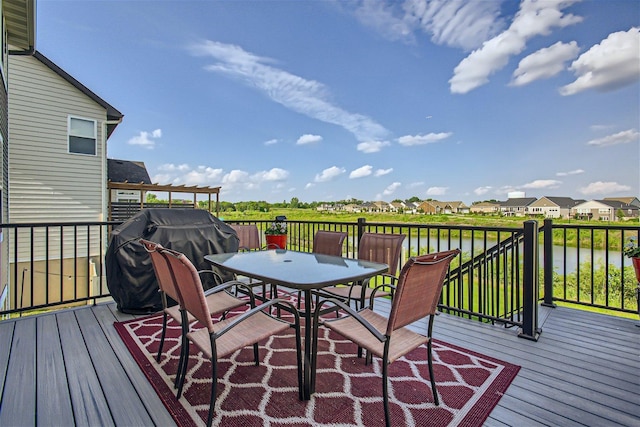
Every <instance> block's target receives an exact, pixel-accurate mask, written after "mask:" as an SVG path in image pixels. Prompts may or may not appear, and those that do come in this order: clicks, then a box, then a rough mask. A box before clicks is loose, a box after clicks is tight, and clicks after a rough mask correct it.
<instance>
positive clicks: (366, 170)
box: [349, 165, 373, 179]
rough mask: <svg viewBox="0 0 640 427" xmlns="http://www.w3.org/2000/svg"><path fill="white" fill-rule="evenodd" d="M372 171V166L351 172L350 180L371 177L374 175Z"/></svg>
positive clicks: (365, 166)
mask: <svg viewBox="0 0 640 427" xmlns="http://www.w3.org/2000/svg"><path fill="white" fill-rule="evenodd" d="M372 169H373V167H372V166H371V165H364V166H362V167H359V168H358V169H355V170H353V171H351V173H350V174H349V178H351V179H355V178H363V177H365V176H369V175H371V174H372V173H373V172H372Z"/></svg>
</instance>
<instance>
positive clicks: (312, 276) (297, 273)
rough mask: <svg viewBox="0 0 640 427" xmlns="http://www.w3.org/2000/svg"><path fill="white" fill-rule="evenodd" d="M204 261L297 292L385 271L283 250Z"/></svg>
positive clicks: (375, 266) (209, 257) (365, 264)
mask: <svg viewBox="0 0 640 427" xmlns="http://www.w3.org/2000/svg"><path fill="white" fill-rule="evenodd" d="M204 258H205V259H206V260H207V261H208V262H210V263H211V264H213V265H214V266H216V267H219V268H223V269H225V270H227V271H231V272H233V273H236V274H240V275H244V276H249V277H253V278H256V279H260V280H264V281H265V282H269V283H277V284H281V285H284V286H287V287H291V288H298V289H317V288H322V287H325V286H331V285H335V284H339V283H345V282H350V281H356V280H362V279H365V278H367V277H372V276H376V275H378V274H381V273H384V272H386V271H387V270H388V269H389V267H388V266H387V265H386V264H381V263H377V262H370V261H362V260H357V259H352V258H343V257H338V256H331V255H321V254H314V253H310V252H297V251H288V250H283V249H275V250H268V251H252V252H234V253H224V254H214V255H206V256H205V257H204Z"/></svg>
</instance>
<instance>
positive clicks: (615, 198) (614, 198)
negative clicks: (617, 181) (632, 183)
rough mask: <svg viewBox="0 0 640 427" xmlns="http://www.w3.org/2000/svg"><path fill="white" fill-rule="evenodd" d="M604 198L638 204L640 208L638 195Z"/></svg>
mask: <svg viewBox="0 0 640 427" xmlns="http://www.w3.org/2000/svg"><path fill="white" fill-rule="evenodd" d="M602 200H604V201H605V202H608V201H614V202H622V203H624V204H625V205H631V206H637V207H639V208H640V200H639V199H638V198H637V197H605V198H604V199H602Z"/></svg>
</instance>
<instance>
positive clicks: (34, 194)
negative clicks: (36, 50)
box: [9, 56, 107, 223]
mask: <svg viewBox="0 0 640 427" xmlns="http://www.w3.org/2000/svg"><path fill="white" fill-rule="evenodd" d="M9 62H10V65H9V66H10V68H11V70H12V72H11V74H10V77H9V79H10V89H9V99H10V123H9V131H10V133H11V138H12V140H11V145H10V147H9V157H10V160H11V161H10V164H9V188H10V192H9V193H10V194H9V197H10V200H9V203H10V206H11V212H10V221H11V222H12V223H25V222H47V221H62V220H64V221H72V222H77V221H102V220H105V219H106V216H105V212H106V201H105V200H104V198H105V196H104V192H105V190H104V189H105V188H106V174H105V171H104V169H105V166H104V161H103V159H104V157H105V154H104V149H105V144H104V139H105V138H104V135H103V133H104V123H105V121H106V118H107V117H106V111H105V109H104V108H103V107H102V106H100V105H99V104H97V103H96V102H94V101H93V100H91V99H89V98H88V97H87V96H86V95H85V94H83V93H82V92H80V91H79V90H78V89H77V88H75V87H74V86H72V85H71V84H69V83H68V82H67V81H65V80H64V79H62V78H61V77H60V76H58V75H57V74H56V73H54V72H53V71H52V70H51V69H50V68H48V67H47V66H45V65H44V64H43V63H41V62H40V61H38V60H37V59H36V58H34V57H30V56H12V57H10V59H9ZM70 115H71V116H75V117H80V118H85V119H91V120H95V121H96V131H97V138H96V139H97V141H96V144H97V152H96V155H95V156H86V155H78V154H71V153H69V152H68V134H67V123H68V117H69V116H70Z"/></svg>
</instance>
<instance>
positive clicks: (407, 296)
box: [387, 249, 460, 335]
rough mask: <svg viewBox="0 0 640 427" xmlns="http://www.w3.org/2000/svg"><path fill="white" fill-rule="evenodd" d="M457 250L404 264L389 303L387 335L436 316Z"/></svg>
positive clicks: (415, 258)
mask: <svg viewBox="0 0 640 427" xmlns="http://www.w3.org/2000/svg"><path fill="white" fill-rule="evenodd" d="M459 253H460V250H459V249H453V250H449V251H443V252H437V253H432V254H427V255H421V256H418V257H412V258H410V259H409V261H407V262H406V263H405V265H404V266H403V267H402V271H401V272H400V278H399V280H398V285H397V288H396V291H395V294H394V297H393V302H392V304H391V313H390V315H389V323H388V324H387V335H391V332H393V331H394V330H396V329H399V328H402V327H404V326H407V325H409V324H411V323H413V322H415V321H416V320H418V319H422V318H423V317H426V316H429V315H433V314H435V312H436V310H437V307H438V301H439V300H440V294H441V293H442V287H443V286H444V279H445V277H446V275H447V272H448V271H449V265H450V264H451V260H453V258H455V257H456V256H457V255H458V254H459Z"/></svg>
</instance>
